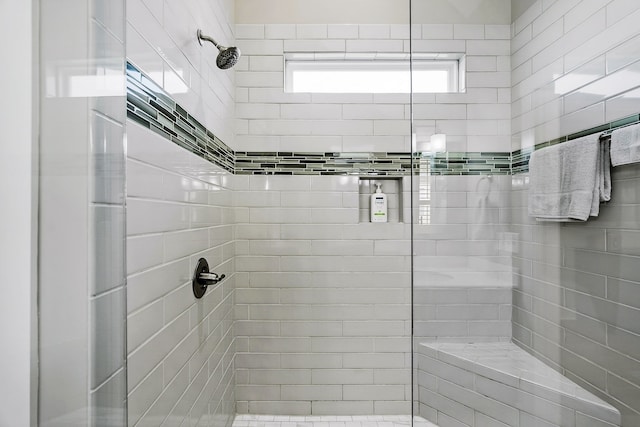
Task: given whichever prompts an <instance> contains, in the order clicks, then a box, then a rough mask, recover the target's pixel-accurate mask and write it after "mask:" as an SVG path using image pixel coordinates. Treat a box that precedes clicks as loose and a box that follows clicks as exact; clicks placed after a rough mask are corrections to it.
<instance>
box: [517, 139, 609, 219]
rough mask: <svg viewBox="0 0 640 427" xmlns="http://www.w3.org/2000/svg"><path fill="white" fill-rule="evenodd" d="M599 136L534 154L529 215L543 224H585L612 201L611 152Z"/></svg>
mask: <svg viewBox="0 0 640 427" xmlns="http://www.w3.org/2000/svg"><path fill="white" fill-rule="evenodd" d="M599 140H600V139H599V136H598V135H597V134H596V135H589V136H586V137H584V138H580V139H575V140H573V141H568V142H564V143H561V144H558V145H554V146H552V147H547V148H543V149H541V150H537V151H534V152H533V153H532V154H531V159H530V160H529V172H530V176H529V181H530V186H529V215H531V216H534V217H536V219H538V220H540V221H573V220H578V221H586V220H587V219H588V218H589V216H598V213H599V212H600V201H607V200H610V198H611V175H610V170H609V164H610V160H609V150H608V149H607V146H606V144H601V143H600V142H599Z"/></svg>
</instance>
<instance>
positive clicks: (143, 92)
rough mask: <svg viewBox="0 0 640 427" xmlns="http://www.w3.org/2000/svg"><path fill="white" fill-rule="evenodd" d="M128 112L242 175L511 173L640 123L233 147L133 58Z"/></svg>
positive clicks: (637, 119)
mask: <svg viewBox="0 0 640 427" xmlns="http://www.w3.org/2000/svg"><path fill="white" fill-rule="evenodd" d="M127 117H128V118H129V119H131V120H133V121H135V122H136V123H139V124H140V125H142V126H144V127H147V128H149V129H151V130H152V131H154V132H156V133H158V134H160V135H162V136H164V137H165V138H167V139H169V140H171V141H173V142H175V143H176V144H178V145H179V146H181V147H183V148H185V149H187V150H189V151H191V152H192V153H194V154H196V155H198V156H200V157H202V158H204V159H206V160H208V161H210V162H212V163H214V164H216V165H218V166H220V167H221V168H223V169H225V170H227V171H228V172H230V173H233V174H238V175H362V176H366V175H371V176H405V175H410V174H411V166H412V164H413V169H414V174H419V173H425V160H426V159H428V160H429V169H428V173H429V174H430V175H483V174H492V175H509V174H519V173H525V172H528V170H529V158H530V157H531V153H532V152H533V151H534V150H538V149H540V148H544V147H549V146H552V145H555V144H560V143H562V142H565V141H569V140H572V139H576V138H581V137H583V136H586V135H589V134H592V133H596V132H604V131H607V130H612V129H615V128H618V127H621V126H626V125H629V124H633V123H640V115H638V114H636V115H633V116H630V117H627V118H625V119H622V120H617V121H615V122H611V123H607V124H606V125H602V126H598V127H595V128H591V129H587V130H585V131H582V132H579V133H575V134H572V135H567V136H565V137H562V138H558V139H555V140H553V141H547V142H543V143H540V144H537V145H536V146H535V147H532V148H526V149H522V150H517V151H514V152H513V153H509V152H464V153H436V154H435V155H429V154H422V153H415V154H413V156H412V154H411V153H309V152H251V151H233V150H232V149H231V148H230V147H229V146H228V145H226V144H225V143H224V142H223V141H222V140H220V139H219V138H218V137H216V136H215V135H214V134H213V133H211V132H210V131H209V130H207V129H206V128H205V127H204V126H203V125H202V124H201V123H200V122H199V121H198V120H197V119H195V118H194V117H193V116H191V115H190V114H189V113H188V112H187V111H186V110H185V109H184V108H182V107H181V106H180V105H179V104H177V103H176V102H175V101H174V100H173V99H172V98H171V97H170V96H169V95H168V94H167V93H166V92H164V90H163V89H162V88H160V87H159V86H158V85H156V84H155V83H154V82H153V81H152V80H151V79H150V78H149V77H147V76H145V75H144V74H143V73H142V72H141V71H140V70H138V69H137V68H136V67H135V66H134V65H133V64H130V63H127Z"/></svg>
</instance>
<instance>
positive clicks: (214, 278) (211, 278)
mask: <svg viewBox="0 0 640 427" xmlns="http://www.w3.org/2000/svg"><path fill="white" fill-rule="evenodd" d="M225 277H226V276H225V275H224V274H222V275H218V274H216V273H211V272H210V271H209V263H208V262H207V260H206V259H204V258H200V259H199V260H198V264H197V265H196V269H195V271H194V272H193V279H192V280H191V287H192V289H193V295H194V296H195V297H196V298H202V296H203V295H204V293H205V292H207V287H208V286H211V285H216V284H217V283H219V282H220V281H221V280H222V279H224V278H225Z"/></svg>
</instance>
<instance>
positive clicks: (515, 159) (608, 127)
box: [511, 114, 640, 175]
mask: <svg viewBox="0 0 640 427" xmlns="http://www.w3.org/2000/svg"><path fill="white" fill-rule="evenodd" d="M636 123H640V114H634V115H633V116H629V117H625V118H624V119H620V120H616V121H613V122H610V123H606V124H604V125H601V126H596V127H593V128H590V129H585V130H583V131H581V132H577V133H573V134H571V135H567V136H563V137H561V138H557V139H554V140H551V141H546V142H541V143H540V144H536V145H535V146H533V147H529V148H524V149H522V150H517V151H514V152H513V153H512V160H511V173H512V174H513V175H516V174H520V173H526V172H529V159H530V158H531V153H533V152H534V151H535V150H539V149H541V148H545V147H551V146H553V145H557V144H561V143H563V142H567V141H571V140H573V139H578V138H582V137H583V136H587V135H592V134H594V133H601V132H607V131H612V130H614V129H616V128H620V127H624V126H629V125H632V124H636Z"/></svg>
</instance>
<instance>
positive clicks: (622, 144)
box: [611, 125, 640, 166]
mask: <svg viewBox="0 0 640 427" xmlns="http://www.w3.org/2000/svg"><path fill="white" fill-rule="evenodd" d="M636 162H640V125H633V126H628V127H625V128H622V129H617V130H614V131H613V133H612V134H611V165H613V166H620V165H626V164H629V163H636Z"/></svg>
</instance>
